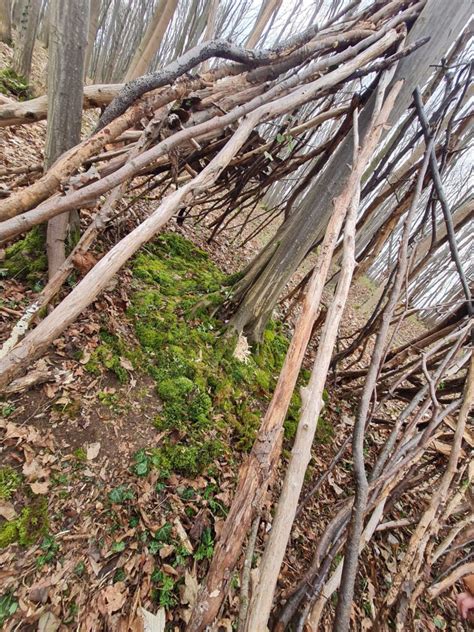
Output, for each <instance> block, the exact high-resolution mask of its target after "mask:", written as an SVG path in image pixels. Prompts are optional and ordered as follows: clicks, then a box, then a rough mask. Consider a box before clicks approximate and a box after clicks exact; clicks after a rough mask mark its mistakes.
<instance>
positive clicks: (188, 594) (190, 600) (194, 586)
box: [180, 570, 199, 606]
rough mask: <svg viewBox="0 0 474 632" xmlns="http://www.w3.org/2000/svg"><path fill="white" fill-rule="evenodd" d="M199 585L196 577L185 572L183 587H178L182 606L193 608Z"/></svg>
mask: <svg viewBox="0 0 474 632" xmlns="http://www.w3.org/2000/svg"><path fill="white" fill-rule="evenodd" d="M198 588H199V585H198V583H197V579H196V577H195V576H194V575H193V574H192V573H190V572H189V571H188V570H186V572H185V574H184V586H181V587H180V596H181V603H182V604H189V605H190V606H194V603H195V601H196V597H197V593H198Z"/></svg>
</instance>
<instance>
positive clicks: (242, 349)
mask: <svg viewBox="0 0 474 632" xmlns="http://www.w3.org/2000/svg"><path fill="white" fill-rule="evenodd" d="M251 353H252V352H251V349H250V345H249V343H248V340H247V338H246V337H245V336H244V335H243V334H239V339H238V340H237V344H236V345H235V349H234V353H233V355H234V358H236V359H237V360H239V361H240V362H243V363H244V364H247V362H248V361H249V357H250V355H251Z"/></svg>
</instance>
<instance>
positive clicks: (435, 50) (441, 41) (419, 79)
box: [226, 0, 470, 341]
mask: <svg viewBox="0 0 474 632" xmlns="http://www.w3.org/2000/svg"><path fill="white" fill-rule="evenodd" d="M468 4H469V3H466V2H464V1H463V0H455V6H453V7H452V11H451V10H450V12H449V14H447V13H446V5H445V2H444V0H431V1H429V2H428V3H427V4H426V5H425V7H424V9H423V10H422V12H421V14H420V15H419V17H418V19H417V20H416V22H415V24H414V26H413V27H412V29H411V31H410V33H409V36H408V39H407V45H408V44H410V43H412V42H413V41H415V40H416V39H418V38H421V37H424V36H426V35H427V36H429V37H430V41H429V42H428V44H426V45H425V46H422V47H421V48H419V49H418V50H417V51H416V52H415V53H413V54H412V55H410V56H409V57H407V58H405V59H403V60H402V61H401V62H400V63H399V65H398V68H397V71H396V73H395V76H394V79H393V81H397V80H400V79H403V80H404V85H403V87H402V89H401V91H400V94H399V96H398V98H397V101H396V103H395V106H394V108H393V110H392V114H391V116H390V120H389V122H390V124H392V125H393V124H394V122H396V121H397V120H398V119H399V118H400V116H401V115H402V113H403V112H405V110H406V108H407V107H408V106H409V104H410V102H411V94H412V91H413V89H414V88H415V86H416V85H423V84H424V82H425V81H426V79H427V76H428V75H429V73H430V72H431V66H432V65H433V64H436V63H438V62H439V61H440V59H441V57H442V56H443V55H444V54H445V53H446V51H447V50H448V49H449V47H450V46H451V44H452V43H453V42H454V40H455V39H456V37H457V35H458V34H459V32H460V31H461V30H462V28H463V26H464V25H465V24H466V23H467V21H468V19H469V13H470V12H469V6H468ZM374 98H375V95H373V96H372V97H371V98H370V99H369V102H368V103H367V105H366V106H365V108H364V110H363V111H362V113H361V116H360V118H359V124H360V137H361V141H363V139H364V136H365V132H366V127H367V124H368V121H369V120H370V116H371V112H372V109H373V106H374ZM352 144H353V135H352V133H350V134H348V135H347V136H346V138H345V140H344V141H343V142H342V143H341V144H340V145H339V147H338V149H337V150H336V151H335V152H334V154H333V155H332V157H331V159H330V161H329V163H328V164H327V166H326V168H325V170H324V173H323V174H322V177H320V178H319V179H318V180H316V181H315V182H314V184H313V185H312V187H311V189H310V190H309V191H308V192H307V194H306V196H305V197H304V199H303V201H302V203H301V204H300V206H299V208H298V209H296V210H295V211H294V212H293V213H292V214H291V216H290V218H289V219H288V220H287V221H285V223H284V224H283V225H282V226H281V227H280V228H279V230H278V231H277V233H276V235H275V236H274V237H273V239H272V240H271V241H270V242H269V243H268V244H267V245H266V246H265V248H263V250H262V251H261V252H260V253H259V254H258V255H257V257H256V258H255V259H254V261H253V262H252V263H251V264H250V265H249V266H248V267H247V268H246V270H245V272H244V276H243V277H242V278H241V280H240V281H239V282H238V283H237V284H236V286H235V288H234V293H233V296H232V298H231V301H230V305H229V307H228V311H227V314H226V316H231V320H230V325H231V326H233V327H235V328H236V329H237V330H238V331H244V332H245V333H246V334H247V335H248V336H249V337H250V339H252V340H254V341H256V340H259V339H260V337H261V335H262V333H263V330H264V329H265V326H266V324H267V322H268V319H269V318H270V316H271V313H272V311H273V308H274V306H275V305H276V303H277V301H278V298H279V296H281V294H282V293H283V290H284V288H285V286H286V285H287V283H288V282H289V280H290V279H291V277H292V276H293V274H294V273H295V272H296V270H297V269H298V266H299V265H300V264H301V262H302V261H303V259H304V258H305V257H306V255H307V254H308V252H309V251H310V250H311V248H312V247H313V246H314V244H316V243H317V242H318V241H320V239H321V237H322V235H323V234H324V231H325V228H326V226H327V222H328V218H329V217H330V215H331V212H332V200H333V199H334V198H335V197H337V196H338V195H339V194H340V192H341V190H342V188H343V187H344V185H345V183H346V181H347V178H348V176H349V174H350V171H351V161H352V156H351V153H352Z"/></svg>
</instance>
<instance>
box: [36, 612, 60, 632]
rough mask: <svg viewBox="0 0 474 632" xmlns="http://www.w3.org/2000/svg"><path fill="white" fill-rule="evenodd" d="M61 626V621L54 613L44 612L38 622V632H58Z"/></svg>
mask: <svg viewBox="0 0 474 632" xmlns="http://www.w3.org/2000/svg"><path fill="white" fill-rule="evenodd" d="M60 625H61V621H60V620H59V619H58V618H57V617H56V616H55V615H54V614H53V613H52V612H44V613H43V614H42V615H41V618H40V620H39V621H38V632H56V630H59V626H60Z"/></svg>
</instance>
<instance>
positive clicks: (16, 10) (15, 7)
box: [12, 0, 28, 25]
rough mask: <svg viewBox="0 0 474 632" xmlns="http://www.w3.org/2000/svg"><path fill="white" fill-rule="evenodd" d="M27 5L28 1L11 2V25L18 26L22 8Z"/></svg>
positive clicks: (16, 0) (15, 0) (14, 0)
mask: <svg viewBox="0 0 474 632" xmlns="http://www.w3.org/2000/svg"><path fill="white" fill-rule="evenodd" d="M26 4H28V0H13V2H12V18H13V24H18V25H19V24H20V20H21V15H22V13H23V8H24V7H25V5H26Z"/></svg>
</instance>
